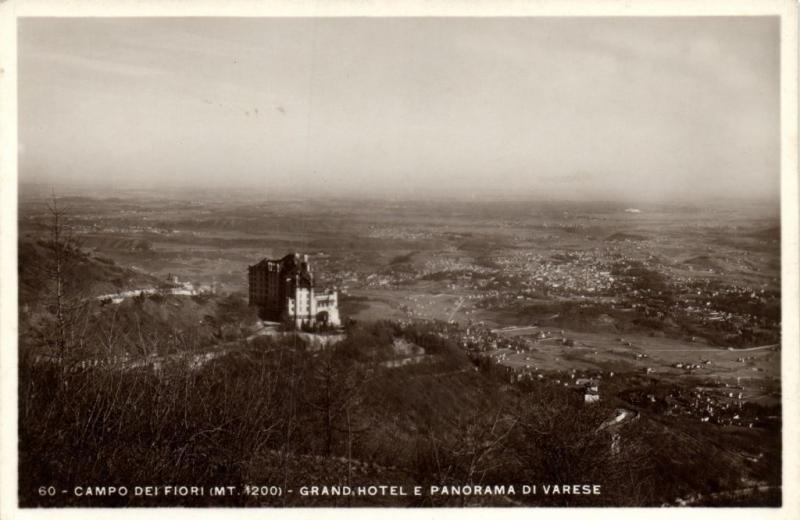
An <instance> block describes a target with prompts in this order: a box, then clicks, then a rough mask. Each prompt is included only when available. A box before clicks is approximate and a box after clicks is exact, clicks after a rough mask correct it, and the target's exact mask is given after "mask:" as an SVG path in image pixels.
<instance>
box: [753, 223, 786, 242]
mask: <svg viewBox="0 0 800 520" xmlns="http://www.w3.org/2000/svg"><path fill="white" fill-rule="evenodd" d="M750 236H751V237H753V238H758V239H761V240H780V239H781V228H780V226H775V227H771V228H767V229H762V230H760V231H755V232H753V233H751V234H750Z"/></svg>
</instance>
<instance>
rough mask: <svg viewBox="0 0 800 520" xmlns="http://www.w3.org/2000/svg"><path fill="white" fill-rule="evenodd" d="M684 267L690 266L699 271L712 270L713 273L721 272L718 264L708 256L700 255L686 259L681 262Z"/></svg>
mask: <svg viewBox="0 0 800 520" xmlns="http://www.w3.org/2000/svg"><path fill="white" fill-rule="evenodd" d="M683 263H684V264H686V265H691V266H693V267H699V268H700V269H713V270H715V271H718V270H721V267H720V265H719V263H717V262H716V261H715V260H714V259H713V258H711V257H710V256H708V255H700V256H694V257H692V258H687V259H686V260H684V261H683Z"/></svg>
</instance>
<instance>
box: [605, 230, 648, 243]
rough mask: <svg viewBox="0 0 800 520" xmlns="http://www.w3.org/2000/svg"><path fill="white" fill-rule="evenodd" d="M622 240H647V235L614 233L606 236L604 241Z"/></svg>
mask: <svg viewBox="0 0 800 520" xmlns="http://www.w3.org/2000/svg"><path fill="white" fill-rule="evenodd" d="M623 240H632V241H640V240H647V237H646V236H644V235H637V234H635V233H623V232H620V233H614V234H613V235H610V236H608V237H606V241H608V242H621V241H623Z"/></svg>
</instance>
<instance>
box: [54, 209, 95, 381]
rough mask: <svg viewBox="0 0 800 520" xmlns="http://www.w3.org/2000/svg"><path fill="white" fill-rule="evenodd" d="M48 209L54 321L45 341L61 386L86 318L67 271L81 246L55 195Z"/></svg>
mask: <svg viewBox="0 0 800 520" xmlns="http://www.w3.org/2000/svg"><path fill="white" fill-rule="evenodd" d="M47 210H48V212H49V216H50V224H49V236H48V239H47V241H46V247H47V249H48V253H49V262H48V263H47V265H46V268H45V273H46V277H47V278H48V280H49V282H50V291H49V295H48V304H49V308H50V312H51V314H52V315H53V318H54V320H53V329H52V330H51V333H50V334H48V337H47V338H46V342H47V343H48V344H49V346H50V347H51V348H52V351H53V353H54V355H55V359H56V363H57V365H58V368H59V373H60V380H61V382H62V383H63V382H64V374H65V373H66V371H67V370H68V363H67V358H68V356H69V355H70V354H72V352H71V350H72V348H73V347H74V348H80V347H82V346H83V345H84V339H85V337H86V331H87V326H88V323H89V315H88V313H87V307H86V304H85V302H84V301H83V300H82V299H81V298H79V297H78V294H77V291H76V289H75V285H74V284H71V283H70V279H69V278H70V274H71V273H70V270H71V268H72V267H74V264H75V261H76V259H77V257H78V255H79V254H80V247H79V243H78V241H77V240H76V239H75V237H74V236H73V235H72V234H71V233H69V231H68V230H67V227H66V217H67V210H66V209H65V208H63V207H61V206H60V205H59V203H58V199H57V198H56V195H55V193H53V194H52V196H51V199H50V201H49V202H48V204H47Z"/></svg>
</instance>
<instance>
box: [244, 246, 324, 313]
mask: <svg viewBox="0 0 800 520" xmlns="http://www.w3.org/2000/svg"><path fill="white" fill-rule="evenodd" d="M247 275H248V283H249V297H250V298H249V300H250V305H251V306H255V307H258V313H259V316H260V317H261V318H262V319H267V320H273V321H289V322H291V323H293V324H294V326H295V327H297V328H300V327H302V326H303V325H310V326H314V325H330V326H339V325H340V320H339V305H338V304H339V302H338V297H337V294H336V291H333V290H328V291H321V292H316V290H315V287H314V273H313V272H312V271H311V266H310V265H309V263H308V255H302V256H301V255H300V254H298V253H292V254H288V255H286V256H284V257H283V258H281V259H280V260H269V259H267V258H264V259H263V260H261V261H260V262H258V263H257V264H255V265H251V266H249V267H248V268H247Z"/></svg>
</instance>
